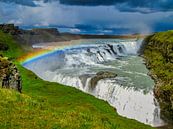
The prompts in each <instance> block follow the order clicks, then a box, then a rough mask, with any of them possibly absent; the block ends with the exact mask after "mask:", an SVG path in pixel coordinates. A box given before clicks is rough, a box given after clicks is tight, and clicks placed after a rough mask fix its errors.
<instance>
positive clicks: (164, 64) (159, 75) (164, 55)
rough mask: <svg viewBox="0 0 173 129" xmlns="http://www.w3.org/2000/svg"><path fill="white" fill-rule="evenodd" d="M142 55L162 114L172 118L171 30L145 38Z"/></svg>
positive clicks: (172, 39) (172, 71)
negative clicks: (153, 83)
mask: <svg viewBox="0 0 173 129" xmlns="http://www.w3.org/2000/svg"><path fill="white" fill-rule="evenodd" d="M145 44H146V45H145V48H144V57H145V59H146V62H147V66H148V68H149V69H150V71H151V76H152V77H153V78H154V79H155V81H156V86H155V89H154V92H155V95H156V97H157V98H158V100H159V102H160V106H161V111H162V114H163V116H166V117H167V118H171V119H173V31H167V32H160V33H156V34H154V35H152V36H149V37H147V38H146V39H145Z"/></svg>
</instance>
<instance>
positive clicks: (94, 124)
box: [0, 32, 152, 129]
mask: <svg viewBox="0 0 173 129" xmlns="http://www.w3.org/2000/svg"><path fill="white" fill-rule="evenodd" d="M6 38H7V39H6ZM0 40H3V41H4V43H8V45H9V47H10V49H9V50H13V51H8V52H1V53H3V55H4V56H9V57H13V58H15V57H18V56H19V55H22V54H23V51H22V50H21V49H20V48H21V47H18V45H16V46H15V42H14V41H13V39H12V37H11V36H9V35H6V34H3V33H2V32H0ZM13 45H14V46H15V48H11V47H13ZM15 63H16V65H17V66H18V69H19V71H20V74H21V76H22V79H23V93H22V94H19V93H17V92H16V91H12V90H6V89H0V128H3V129H5V128H8V129H15V128H20V129H22V128H23V129H31V128H32V129H39V128H40V129H78V128H79V129H151V128H152V127H150V126H147V125H144V124H142V123H139V122H137V121H135V120H130V119H127V118H124V117H121V116H119V115H118V114H117V113H116V110H115V109H114V108H113V107H111V106H110V105H109V104H108V103H107V102H105V101H102V100H99V99H96V98H95V97H93V96H91V95H88V94H85V93H83V92H81V91H79V90H77V89H75V88H72V87H68V86H64V85H61V84H57V83H51V82H47V81H43V80H41V79H39V78H38V77H37V76H36V75H35V74H34V73H32V72H31V71H28V70H26V69H25V68H23V67H22V66H21V64H20V63H19V62H17V61H15Z"/></svg>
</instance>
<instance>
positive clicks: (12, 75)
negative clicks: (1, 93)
mask: <svg viewBox="0 0 173 129" xmlns="http://www.w3.org/2000/svg"><path fill="white" fill-rule="evenodd" d="M0 82H1V86H2V88H11V89H15V90H17V91H19V92H20V93H21V90H22V84H21V76H20V74H19V71H18V69H17V68H16V66H15V65H14V64H13V63H12V62H10V61H9V60H8V58H6V57H2V56H0Z"/></svg>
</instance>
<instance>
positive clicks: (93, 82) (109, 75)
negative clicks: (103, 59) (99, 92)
mask: <svg viewBox="0 0 173 129" xmlns="http://www.w3.org/2000/svg"><path fill="white" fill-rule="evenodd" d="M115 77H117V74H116V73H113V72H108V71H102V72H98V73H97V74H96V75H95V76H94V77H92V78H91V80H90V86H91V89H94V88H95V86H96V85H97V83H98V81H100V80H101V79H106V78H115Z"/></svg>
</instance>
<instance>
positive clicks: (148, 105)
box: [23, 39, 164, 126]
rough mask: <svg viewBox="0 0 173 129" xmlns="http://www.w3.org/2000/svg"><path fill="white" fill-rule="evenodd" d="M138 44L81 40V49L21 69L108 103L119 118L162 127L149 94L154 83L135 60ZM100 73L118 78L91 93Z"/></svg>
mask: <svg viewBox="0 0 173 129" xmlns="http://www.w3.org/2000/svg"><path fill="white" fill-rule="evenodd" d="M88 42H89V43H88ZM140 43H141V41H136V40H101V39H99V40H83V41H82V43H81V44H80V45H75V46H73V47H71V48H66V49H62V50H57V51H55V52H53V53H52V54H47V55H44V56H42V57H39V58H37V59H35V60H32V61H28V62H25V63H24V64H23V65H24V67H26V68H27V69H29V70H31V71H33V72H35V73H36V74H37V75H38V76H39V77H41V78H42V79H44V80H47V81H51V82H58V83H61V84H64V85H68V86H73V87H75V88H77V89H80V90H82V91H84V92H86V93H89V94H91V95H94V96H95V97H97V98H99V99H103V100H105V101H107V102H108V103H109V104H110V105H111V106H113V107H115V108H116V109H117V112H118V113H119V114H120V115H122V116H125V117H128V118H132V119H135V120H138V121H140V122H143V123H145V124H149V125H152V126H161V125H163V124H164V121H163V120H162V119H161V118H160V108H159V105H158V103H157V101H156V99H155V98H154V95H153V92H152V90H153V86H154V82H153V80H152V79H151V78H150V77H149V76H148V75H147V73H148V70H147V69H146V67H145V65H144V64H143V60H142V58H141V57H138V56H137V51H138V49H139V47H140ZM35 46H37V45H35ZM37 47H38V46H37ZM41 47H43V46H41ZM99 71H111V72H115V73H116V74H118V77H116V78H112V79H109V78H107V79H102V80H100V81H99V82H98V83H97V85H96V86H95V88H94V89H91V88H90V80H91V78H92V77H93V76H94V75H95V74H96V73H97V72H99Z"/></svg>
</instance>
